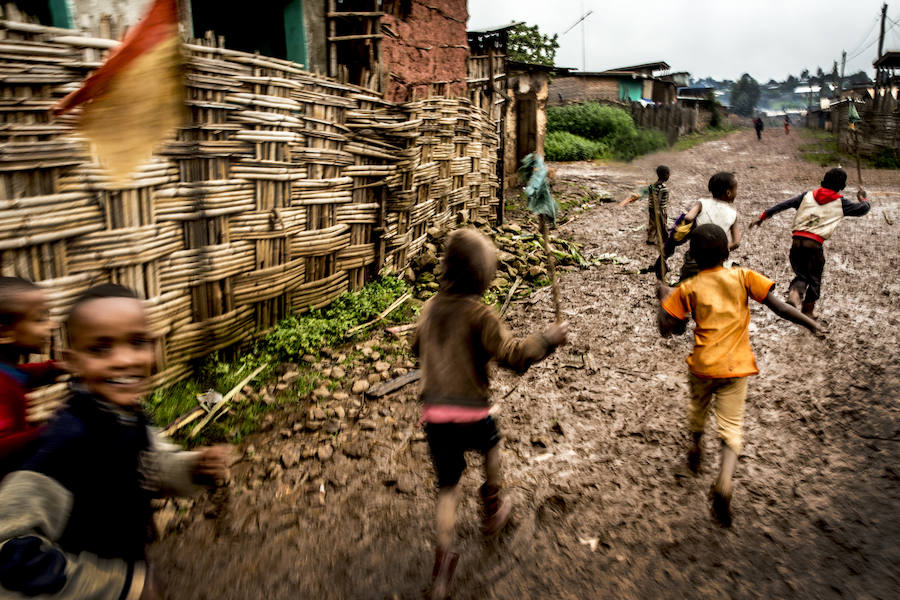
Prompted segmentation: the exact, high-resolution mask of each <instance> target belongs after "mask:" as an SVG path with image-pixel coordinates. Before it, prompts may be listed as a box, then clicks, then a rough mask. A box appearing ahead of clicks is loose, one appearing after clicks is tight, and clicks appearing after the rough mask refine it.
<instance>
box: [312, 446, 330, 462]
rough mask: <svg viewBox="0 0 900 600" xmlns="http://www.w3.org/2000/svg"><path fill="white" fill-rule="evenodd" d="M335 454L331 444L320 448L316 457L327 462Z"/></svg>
mask: <svg viewBox="0 0 900 600" xmlns="http://www.w3.org/2000/svg"><path fill="white" fill-rule="evenodd" d="M333 454H334V448H332V447H331V444H325V445H324V446H319V449H318V450H317V451H316V456H318V457H319V460H321V461H322V462H325V461H326V460H329V459H330V458H331V457H332V455H333Z"/></svg>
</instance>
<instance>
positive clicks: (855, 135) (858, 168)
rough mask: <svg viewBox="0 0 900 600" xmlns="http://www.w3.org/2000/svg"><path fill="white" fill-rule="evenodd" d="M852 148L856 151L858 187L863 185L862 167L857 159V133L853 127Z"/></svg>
mask: <svg viewBox="0 0 900 600" xmlns="http://www.w3.org/2000/svg"><path fill="white" fill-rule="evenodd" d="M853 142H854V143H853V149H854V150H855V152H856V179H857V181H859V187H860V188H862V187H863V178H862V168H861V167H860V164H859V163H860V161H859V133H858V132H857V131H856V129H855V128H854V129H853Z"/></svg>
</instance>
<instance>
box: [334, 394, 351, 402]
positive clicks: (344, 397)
mask: <svg viewBox="0 0 900 600" xmlns="http://www.w3.org/2000/svg"><path fill="white" fill-rule="evenodd" d="M331 398H332V399H333V400H337V401H338V402H346V401H347V400H349V399H350V394H348V393H347V392H332V393H331Z"/></svg>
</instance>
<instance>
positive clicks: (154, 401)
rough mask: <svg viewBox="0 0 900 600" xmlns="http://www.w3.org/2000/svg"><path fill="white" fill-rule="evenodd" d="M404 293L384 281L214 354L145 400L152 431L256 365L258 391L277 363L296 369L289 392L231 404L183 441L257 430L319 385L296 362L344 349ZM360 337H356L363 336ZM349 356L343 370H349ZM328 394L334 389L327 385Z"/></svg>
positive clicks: (403, 287) (392, 319) (403, 315)
mask: <svg viewBox="0 0 900 600" xmlns="http://www.w3.org/2000/svg"><path fill="white" fill-rule="evenodd" d="M407 291H409V286H408V285H407V284H406V283H405V282H404V281H403V280H401V279H399V278H397V277H383V278H381V279H378V280H376V281H373V282H372V283H370V284H368V285H366V286H365V287H363V288H362V289H361V290H359V291H357V292H348V293H345V294H342V295H341V296H339V297H338V298H337V299H336V300H335V301H334V302H333V303H331V304H330V305H329V306H327V307H325V308H322V309H318V310H313V311H310V312H309V313H307V314H304V315H300V316H291V317H288V318H286V319H284V320H283V321H281V322H280V323H278V325H276V326H275V327H274V328H273V329H272V330H271V331H270V332H269V333H268V334H267V335H265V336H264V337H263V338H262V339H260V340H259V341H257V342H256V343H255V344H254V345H253V346H252V347H251V348H250V349H249V350H247V351H246V352H235V354H234V356H233V357H226V356H224V355H223V354H221V353H218V352H214V353H213V354H211V355H209V356H207V357H206V358H205V359H203V360H202V361H201V362H200V363H199V364H198V365H197V367H196V368H195V374H194V376H193V377H191V378H190V379H187V380H185V381H181V382H178V383H176V384H174V385H172V386H169V387H167V388H165V389H159V390H156V391H155V392H154V393H153V394H152V395H151V396H150V398H149V399H148V400H147V402H146V405H145V408H146V411H147V414H148V416H149V417H150V419H151V420H152V421H153V423H155V424H156V425H158V426H160V427H164V426H166V425H168V424H169V423H171V422H172V421H174V420H175V419H176V418H178V417H180V416H181V415H183V414H185V413H187V412H188V411H190V410H192V409H194V408H196V407H197V395H198V394H202V393H204V392H206V390H209V389H213V390H216V391H218V392H220V393H222V394H225V393H226V392H228V391H229V390H231V389H232V388H233V387H235V386H236V385H237V384H238V383H240V381H241V380H243V379H244V378H245V377H246V376H247V375H249V374H250V373H251V372H252V371H253V370H254V369H256V368H257V367H259V366H261V365H264V364H265V365H267V367H266V368H265V369H263V371H262V372H260V374H259V375H258V376H257V377H256V378H255V379H254V381H253V382H252V383H251V385H252V386H253V387H254V388H259V387H260V386H261V385H262V384H265V383H267V382H270V381H272V380H273V379H274V378H275V375H276V370H277V369H278V367H279V366H280V365H281V364H282V363H297V364H299V367H298V370H299V371H300V377H299V378H298V379H297V380H295V381H294V382H292V383H291V385H290V387H289V388H288V389H286V390H284V391H283V392H280V393H279V394H278V395H277V396H276V397H275V401H274V402H272V403H271V404H268V405H267V404H265V403H263V402H253V401H251V402H232V403H231V404H230V406H229V413H228V414H227V415H226V416H224V417H222V418H221V419H219V420H218V421H216V422H214V423H210V424H209V425H207V427H206V428H205V429H204V430H203V431H202V432H201V433H200V434H199V435H198V436H197V437H196V438H192V439H190V440H186V441H187V442H188V443H189V445H195V444H202V443H209V442H220V441H229V442H235V441H239V440H240V439H241V438H243V437H244V436H246V435H247V434H249V433H252V432H254V431H256V430H257V429H258V428H259V423H260V421H261V419H262V416H263V415H264V414H265V413H266V412H267V411H269V410H271V409H273V408H275V407H277V406H279V405H281V404H284V403H286V402H293V401H295V400H296V399H297V398H302V397H305V396H307V395H308V394H309V393H310V392H312V390H313V389H315V388H316V387H317V386H318V385H319V377H318V374H317V373H316V372H315V370H314V369H313V368H312V367H311V366H309V365H307V364H305V363H303V362H302V361H301V359H302V357H303V356H304V355H306V354H311V355H313V356H318V355H319V353H320V350H321V348H323V347H333V346H338V345H341V344H343V343H346V342H347V341H349V340H350V339H352V338H353V337H354V336H348V334H347V332H348V331H349V330H350V329H352V328H353V327H356V326H357V325H361V324H363V323H366V322H368V321H370V320H372V319H374V318H375V317H377V316H378V314H380V313H381V312H382V311H383V310H385V309H386V308H387V307H388V306H390V305H391V303H393V302H394V301H395V300H396V299H397V298H399V297H400V296H402V295H403V294H404V293H406V292H407ZM419 308H420V307H419V306H416V305H413V306H411V305H409V304H407V305H404V306H402V307H400V308H398V309H396V310H395V311H394V312H393V313H391V314H390V315H388V317H386V318H385V320H384V321H382V324H391V323H405V322H408V321H409V320H411V319H413V318H415V315H416V314H418V310H419ZM364 333H365V331H360V332H359V333H358V334H356V335H362V334H364ZM351 361H352V356H348V358H347V360H346V361H345V364H350V362H351ZM329 385H330V387H332V389H334V388H336V387H337V383H334V382H330V383H329ZM192 428H193V424H190V425H188V426H186V427H184V428H183V429H182V430H181V431H179V432H178V435H177V436H176V437H179V438H182V439H186V436H187V435H188V434H189V432H190V430H191V429H192Z"/></svg>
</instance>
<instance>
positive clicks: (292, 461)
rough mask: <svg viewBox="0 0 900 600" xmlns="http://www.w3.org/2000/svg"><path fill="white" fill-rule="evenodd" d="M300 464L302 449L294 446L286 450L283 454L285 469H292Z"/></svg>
mask: <svg viewBox="0 0 900 600" xmlns="http://www.w3.org/2000/svg"><path fill="white" fill-rule="evenodd" d="M299 462H300V448H299V447H297V446H294V445H291V446H289V447H288V448H285V449H284V451H283V452H282V453H281V464H282V465H284V468H286V469H290V468H291V467H294V466H296V465H297V463H299Z"/></svg>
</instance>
